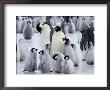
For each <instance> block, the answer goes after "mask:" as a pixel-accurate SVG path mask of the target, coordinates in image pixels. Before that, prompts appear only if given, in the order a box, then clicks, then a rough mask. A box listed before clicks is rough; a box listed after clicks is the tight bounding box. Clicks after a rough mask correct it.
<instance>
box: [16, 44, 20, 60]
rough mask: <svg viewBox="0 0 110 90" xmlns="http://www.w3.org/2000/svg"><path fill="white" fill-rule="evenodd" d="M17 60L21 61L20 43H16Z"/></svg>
mask: <svg viewBox="0 0 110 90" xmlns="http://www.w3.org/2000/svg"><path fill="white" fill-rule="evenodd" d="M16 60H17V62H19V61H20V50H19V45H17V44H16Z"/></svg>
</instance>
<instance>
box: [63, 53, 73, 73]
mask: <svg viewBox="0 0 110 90" xmlns="http://www.w3.org/2000/svg"><path fill="white" fill-rule="evenodd" d="M62 72H63V73H64V74H73V73H74V63H73V62H72V60H71V59H70V58H69V56H68V55H65V57H64V61H63V62H62Z"/></svg>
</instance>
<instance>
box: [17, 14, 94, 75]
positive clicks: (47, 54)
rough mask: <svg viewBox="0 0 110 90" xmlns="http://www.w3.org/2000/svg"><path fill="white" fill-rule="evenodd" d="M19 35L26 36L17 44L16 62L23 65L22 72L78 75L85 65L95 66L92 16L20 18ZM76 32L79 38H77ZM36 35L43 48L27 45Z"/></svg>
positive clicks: (18, 23)
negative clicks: (76, 73)
mask: <svg viewBox="0 0 110 90" xmlns="http://www.w3.org/2000/svg"><path fill="white" fill-rule="evenodd" d="M87 18H88V19H87ZM16 33H17V34H20V35H22V36H23V38H22V39H19V40H17V44H16V62H23V63H24V68H23V71H22V72H35V71H37V70H38V71H40V72H41V73H51V74H75V70H74V69H75V68H79V67H80V63H82V62H85V63H86V64H87V65H94V17H93V16H88V17H81V16H33V17H32V16H17V17H16ZM77 33H78V34H80V36H81V37H80V39H79V37H77V38H75V37H74V35H75V34H77ZM34 34H38V35H39V38H38V40H39V41H40V42H39V45H40V48H41V49H39V48H36V47H31V48H29V49H28V46H27V45H26V42H27V41H32V38H33V36H34ZM72 35H73V36H72ZM71 36H72V38H70V37H71ZM75 39H76V41H75V42H74V41H72V40H75ZM37 44H38V43H36V45H37ZM38 61H40V62H39V63H38Z"/></svg>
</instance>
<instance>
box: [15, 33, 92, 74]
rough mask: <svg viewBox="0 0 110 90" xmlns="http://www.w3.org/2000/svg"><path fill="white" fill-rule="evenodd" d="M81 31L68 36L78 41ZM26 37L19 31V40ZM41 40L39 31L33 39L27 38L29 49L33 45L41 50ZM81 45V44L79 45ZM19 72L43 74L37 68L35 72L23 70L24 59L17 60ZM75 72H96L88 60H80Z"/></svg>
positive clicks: (72, 40)
mask: <svg viewBox="0 0 110 90" xmlns="http://www.w3.org/2000/svg"><path fill="white" fill-rule="evenodd" d="M79 34H80V33H79V32H76V33H75V34H74V35H69V36H68V37H69V38H70V39H71V42H72V43H73V42H76V41H77V39H80V37H79V38H78V36H80V35H79ZM73 37H76V39H75V40H74V39H73ZM21 38H22V39H24V38H23V34H19V33H17V42H18V40H19V39H21ZM39 42H40V40H39V33H34V35H33V37H32V40H26V46H27V48H28V50H29V49H30V48H32V47H35V48H37V49H39V51H40V50H41V48H40V44H39ZM78 47H79V46H78ZM37 63H38V64H39V58H38V62H37ZM16 65H17V67H16V68H17V74H41V72H40V71H38V70H36V71H35V72H23V70H24V61H21V62H17V63H16ZM52 74H54V73H52ZM74 74H94V65H87V64H86V61H80V66H79V67H75V71H74Z"/></svg>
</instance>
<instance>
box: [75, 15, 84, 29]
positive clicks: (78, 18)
mask: <svg viewBox="0 0 110 90" xmlns="http://www.w3.org/2000/svg"><path fill="white" fill-rule="evenodd" d="M82 24H83V21H82V18H81V17H79V16H77V17H76V31H82Z"/></svg>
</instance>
